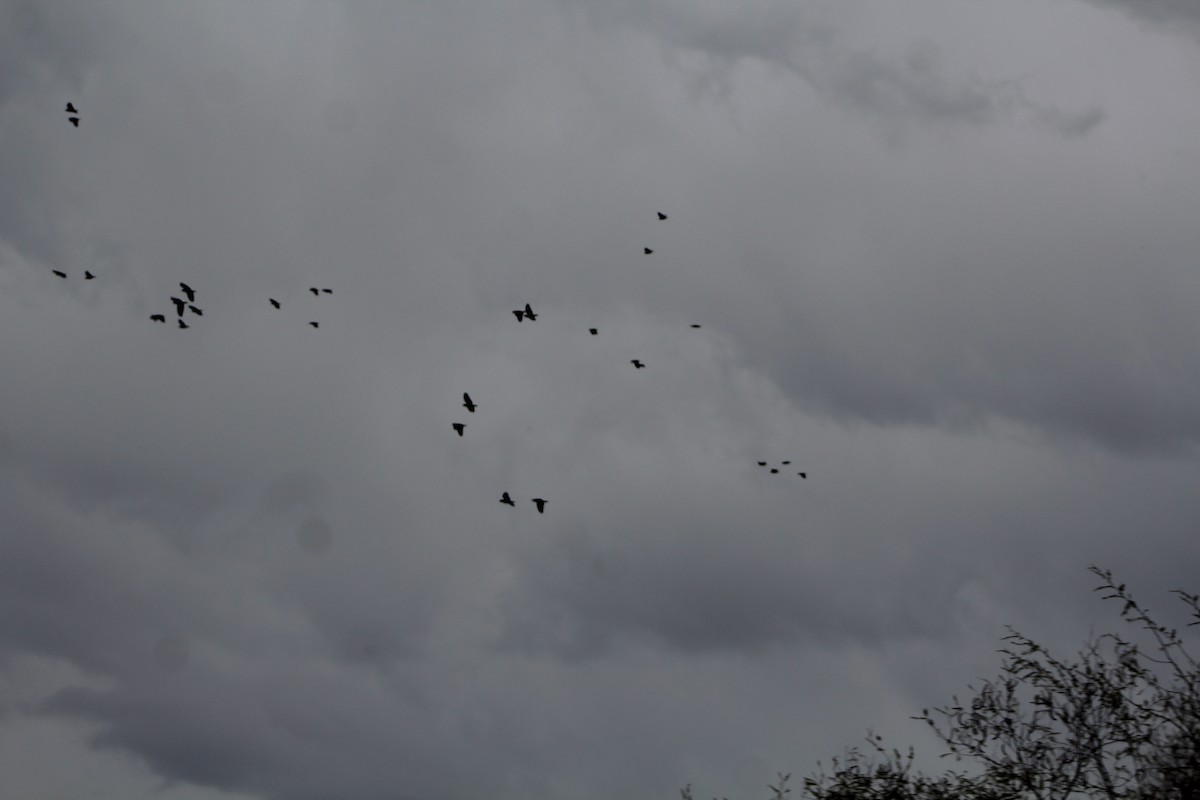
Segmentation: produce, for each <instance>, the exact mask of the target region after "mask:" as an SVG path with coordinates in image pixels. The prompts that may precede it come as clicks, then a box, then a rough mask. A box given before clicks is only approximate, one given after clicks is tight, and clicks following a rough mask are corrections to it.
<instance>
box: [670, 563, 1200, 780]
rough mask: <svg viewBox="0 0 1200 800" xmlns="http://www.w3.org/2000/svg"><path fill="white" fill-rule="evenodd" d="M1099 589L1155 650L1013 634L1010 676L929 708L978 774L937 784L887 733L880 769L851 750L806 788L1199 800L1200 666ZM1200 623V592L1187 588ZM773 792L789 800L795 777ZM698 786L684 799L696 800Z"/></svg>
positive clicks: (1116, 593) (1146, 617) (1114, 593)
mask: <svg viewBox="0 0 1200 800" xmlns="http://www.w3.org/2000/svg"><path fill="white" fill-rule="evenodd" d="M1089 570H1090V571H1091V572H1092V573H1094V574H1095V575H1096V576H1097V577H1098V578H1100V579H1101V581H1102V583H1101V584H1100V585H1099V586H1098V587H1096V589H1095V591H1099V592H1105V594H1104V595H1103V599H1106V600H1112V599H1115V600H1119V601H1121V602H1122V603H1123V606H1122V608H1121V618H1122V620H1124V621H1125V622H1127V623H1131V624H1133V625H1134V626H1135V627H1136V628H1139V629H1140V630H1141V633H1142V635H1143V637H1144V638H1148V639H1149V643H1150V644H1151V647H1150V648H1149V651H1148V652H1147V651H1143V649H1142V648H1141V647H1139V645H1138V644H1137V643H1135V642H1133V641H1130V640H1127V639H1125V638H1124V637H1122V636H1121V635H1119V634H1115V633H1108V634H1104V635H1103V636H1100V637H1099V638H1092V639H1090V640H1089V641H1088V642H1086V643H1085V645H1084V647H1083V649H1082V650H1080V652H1079V653H1078V655H1077V657H1076V658H1075V659H1074V660H1070V661H1064V660H1060V659H1058V658H1056V657H1054V656H1053V655H1051V654H1050V652H1049V651H1048V650H1047V649H1046V648H1044V647H1043V646H1041V645H1039V644H1038V643H1036V642H1034V641H1033V640H1031V639H1029V638H1028V637H1026V636H1023V635H1022V634H1020V633H1018V632H1017V631H1015V630H1013V629H1012V628H1009V629H1008V631H1009V633H1008V635H1007V636H1005V637H1004V641H1006V642H1007V645H1006V646H1005V647H1004V648H1003V649H1001V650H1000V651H999V652H1000V653H1002V654H1003V655H1004V657H1005V658H1004V661H1003V663H1002V666H1001V670H1000V675H999V676H998V677H997V678H995V679H993V680H990V681H987V682H985V683H984V684H982V685H981V686H980V688H979V689H978V690H975V689H974V687H972V686H968V687H967V688H969V689H971V690H972V691H974V692H975V695H974V697H973V698H972V699H971V701H970V702H969V703H968V704H963V703H961V702H960V701H959V699H958V697H957V696H955V697H953V703H952V704H951V705H949V706H945V707H942V708H938V709H934V713H935V714H936V717H937V718H936V719H935V717H934V716H933V715H931V714H930V713H929V710H928V709H925V710H923V711H922V712H921V714H920V715H919V716H916V717H913V719H916V720H921V721H923V722H925V723H926V724H928V725H929V726H930V727H931V728H932V729H933V731H934V732H935V734H936V735H937V736H938V738H940V739H941V740H942V741H943V742H945V743H946V745H947V747H948V748H949V752H948V753H944V754H943V756H950V755H952V756H954V758H955V760H956V761H962V760H963V759H964V758H966V759H968V760H970V761H971V762H974V764H975V766H976V767H977V769H978V774H976V775H966V774H962V773H958V772H954V771H950V772H947V773H946V774H945V775H942V776H940V777H936V778H932V777H928V776H925V775H922V774H919V773H914V772H913V771H912V761H913V751H912V749H911V748H910V749H909V751H908V754H907V757H904V756H902V755H901V753H900V751H899V750H892V751H891V752H890V753H889V752H888V751H887V750H885V748H884V747H883V745H882V743H881V742H882V740H881V737H879V736H875V735H874V734H872V733H870V732H868V735H867V741H868V742H869V744H870V745H871V747H872V748H873V749H874V751H875V753H876V754H878V755H882V756H883V760H882V761H880V762H878V763H876V762H875V761H874V760H872V758H871V757H869V756H865V755H863V753H862V752H861V751H860V750H858V749H857V748H851V749H850V750H848V751H847V753H846V754H845V755H844V756H843V759H842V760H839V759H836V758H835V759H833V774H832V775H826V774H825V773H824V772H822V771H821V770H820V765H819V764H818V773H817V774H816V775H814V776H812V777H809V778H806V779H805V781H804V794H805V795H806V796H808V797H811V798H813V799H814V800H952V799H953V800H1084V799H1085V798H1086V799H1087V800H1150V799H1151V798H1153V799H1154V800H1194V799H1195V798H1200V669H1198V668H1197V666H1198V665H1197V662H1196V660H1195V658H1193V657H1192V655H1191V654H1190V653H1189V652H1188V651H1187V649H1186V648H1185V646H1184V642H1183V640H1182V639H1181V638H1180V637H1179V634H1178V631H1177V630H1175V629H1173V628H1168V627H1166V626H1164V625H1161V624H1159V623H1158V622H1156V621H1155V620H1154V619H1153V618H1152V617H1151V616H1150V613H1149V610H1147V609H1145V608H1143V607H1142V606H1141V605H1140V604H1138V602H1137V601H1136V600H1134V599H1133V596H1132V595H1131V594H1130V593H1129V592H1128V591H1126V589H1125V584H1123V583H1122V584H1119V585H1118V584H1116V583H1114V581H1113V577H1112V573H1111V572H1110V571H1107V570H1101V569H1099V568H1097V567H1094V566H1093V567H1089ZM1173 593H1174V594H1176V595H1178V596H1179V597H1180V598H1181V600H1182V601H1183V603H1184V604H1185V605H1186V606H1188V608H1189V609H1190V611H1191V616H1192V617H1194V618H1195V621H1193V622H1191V623H1189V625H1200V595H1195V594H1188V593H1187V592H1184V591H1182V590H1175V591H1174V592H1173ZM780 779H781V783H780V785H779V786H778V787H776V786H772V787H770V788H771V789H772V791H773V792H774V793H775V795H774V797H775V798H779V799H780V800H782V797H783V795H784V794H786V793H787V792H789V791H790V789H786V781H787V776H784V775H781V776H780ZM690 791H691V790H690V787H689V788H688V790H687V792H688V793H687V794H686V795H685V798H684V800H691V796H690Z"/></svg>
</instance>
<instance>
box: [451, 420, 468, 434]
mask: <svg viewBox="0 0 1200 800" xmlns="http://www.w3.org/2000/svg"><path fill="white" fill-rule="evenodd" d="M450 427H451V428H454V430H456V431H458V435H459V436H462V435H463V428H465V427H467V424H466V423H465V422H451V423H450Z"/></svg>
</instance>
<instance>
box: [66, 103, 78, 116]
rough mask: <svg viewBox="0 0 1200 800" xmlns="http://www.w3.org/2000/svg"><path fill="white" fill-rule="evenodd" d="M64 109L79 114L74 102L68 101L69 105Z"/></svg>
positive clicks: (69, 112)
mask: <svg viewBox="0 0 1200 800" xmlns="http://www.w3.org/2000/svg"><path fill="white" fill-rule="evenodd" d="M63 110H64V111H65V112H66V113H68V114H78V113H79V112H78V111H76V110H75V104H74V103H67V107H66V108H65V109H63Z"/></svg>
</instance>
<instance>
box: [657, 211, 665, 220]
mask: <svg viewBox="0 0 1200 800" xmlns="http://www.w3.org/2000/svg"><path fill="white" fill-rule="evenodd" d="M658 218H659V219H666V218H667V215H666V214H664V213H662V212H661V211H660V212H658Z"/></svg>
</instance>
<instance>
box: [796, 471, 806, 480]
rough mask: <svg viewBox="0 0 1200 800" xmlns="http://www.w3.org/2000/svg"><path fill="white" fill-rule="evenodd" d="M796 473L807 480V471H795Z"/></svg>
mask: <svg viewBox="0 0 1200 800" xmlns="http://www.w3.org/2000/svg"><path fill="white" fill-rule="evenodd" d="M796 474H797V475H799V476H800V477H801V478H803V479H804V480H808V473H807V472H797V473H796Z"/></svg>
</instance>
